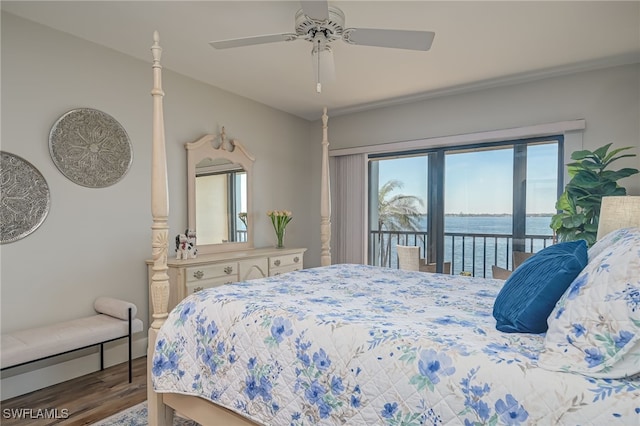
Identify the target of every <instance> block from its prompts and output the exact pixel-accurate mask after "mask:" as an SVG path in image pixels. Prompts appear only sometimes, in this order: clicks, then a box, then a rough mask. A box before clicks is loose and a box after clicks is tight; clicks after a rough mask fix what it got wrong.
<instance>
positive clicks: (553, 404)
mask: <svg viewBox="0 0 640 426" xmlns="http://www.w3.org/2000/svg"><path fill="white" fill-rule="evenodd" d="M502 283H503V281H496V280H489V279H478V278H470V277H460V276H449V275H442V274H428V273H420V272H409V271H400V270H395V269H388V268H378V267H373V266H364V265H333V266H328V267H319V268H311V269H305V270H302V271H298V272H293V273H289V274H284V275H281V276H278V277H272V278H264V279H259V280H253V281H248V282H243V283H237V284H231V285H225V286H223V287H217V288H212V289H208V290H203V291H200V292H198V293H196V294H194V295H191V296H189V297H187V298H186V299H184V300H183V301H182V302H181V303H180V304H179V305H178V306H177V307H176V308H175V309H174V310H173V312H171V314H170V315H169V318H168V319H167V321H166V323H165V324H164V326H163V327H162V329H161V330H160V333H159V336H158V339H157V341H156V348H155V354H154V357H153V371H152V380H153V386H154V388H155V389H156V391H158V392H173V393H182V394H189V395H197V396H200V397H203V398H206V399H208V400H211V401H213V402H215V403H217V404H219V405H222V406H224V407H226V408H229V409H231V410H233V411H235V412H237V413H240V414H241V415H243V416H245V417H247V418H249V419H251V420H253V421H255V422H257V423H259V424H265V425H312V424H323V425H342V424H345V425H440V424H442V425H457V424H464V425H481V424H482V425H485V424H486V425H497V424H500V425H502V424H505V425H519V424H522V425H524V424H536V425H604V424H606V425H613V424H624V425H639V424H640V378H635V379H633V380H632V379H629V380H608V379H593V378H588V377H584V376H581V375H578V374H572V373H559V372H552V371H548V370H544V369H542V368H540V367H538V366H537V359H538V353H539V352H540V350H541V349H542V347H543V335H527V334H506V333H502V332H500V331H497V330H496V329H495V320H494V318H493V316H492V314H491V312H492V308H493V301H494V299H495V297H496V295H497V294H498V291H499V289H500V286H501V285H502Z"/></svg>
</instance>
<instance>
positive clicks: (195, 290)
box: [193, 287, 204, 293]
mask: <svg viewBox="0 0 640 426" xmlns="http://www.w3.org/2000/svg"><path fill="white" fill-rule="evenodd" d="M201 290H204V289H203V288H202V287H196V288H194V289H193V292H194V293H197V292H199V291H201Z"/></svg>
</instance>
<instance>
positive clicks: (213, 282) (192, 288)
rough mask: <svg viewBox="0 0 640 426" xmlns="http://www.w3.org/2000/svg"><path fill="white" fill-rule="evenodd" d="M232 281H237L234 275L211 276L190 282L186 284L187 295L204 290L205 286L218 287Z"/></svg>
mask: <svg viewBox="0 0 640 426" xmlns="http://www.w3.org/2000/svg"><path fill="white" fill-rule="evenodd" d="M234 281H237V280H236V279H235V276H230V277H221V278H211V279H208V280H203V281H200V282H190V283H188V284H187V296H188V295H190V294H193V293H197V292H199V291H200V290H204V289H205V288H212V287H219V286H221V285H225V284H231V283H232V282H234Z"/></svg>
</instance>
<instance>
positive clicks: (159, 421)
mask: <svg viewBox="0 0 640 426" xmlns="http://www.w3.org/2000/svg"><path fill="white" fill-rule="evenodd" d="M151 52H152V56H153V65H152V68H153V89H152V91H151V96H152V98H153V129H152V154H151V160H152V163H151V214H152V217H153V224H152V226H151V229H152V256H153V267H152V271H153V274H152V277H151V285H150V289H149V291H150V293H151V302H152V309H153V313H152V314H153V315H152V317H153V322H152V323H151V325H150V328H149V339H148V341H149V346H148V349H147V405H148V421H149V425H152V426H156V425H157V426H172V424H173V416H174V409H175V410H176V411H178V412H179V413H181V414H184V415H185V416H187V417H189V418H191V419H193V420H195V421H197V422H199V423H201V424H204V425H209V424H212V425H225V426H255V425H256V423H254V422H252V421H251V420H249V419H247V418H245V417H243V416H240V415H238V414H236V413H234V412H232V411H230V410H228V409H226V408H224V407H220V406H217V405H215V404H213V403H211V402H209V401H206V400H204V399H202V398H198V397H194V396H187V395H181V394H161V393H156V392H155V391H154V388H153V383H152V379H151V377H152V369H153V354H154V349H155V343H156V338H157V336H158V331H159V330H160V328H161V327H162V325H163V324H164V322H165V320H166V319H167V316H168V312H167V310H168V305H169V276H168V274H167V270H168V267H167V256H168V251H169V235H168V234H169V225H168V217H169V195H168V184H167V159H166V147H165V133H164V115H163V106H162V102H163V97H164V91H163V90H162V66H161V65H160V57H161V54H162V48H161V47H160V37H159V34H158V32H157V31H155V32H154V33H153V46H152V47H151ZM327 122H328V116H327V109H326V108H324V111H323V115H322V171H321V175H322V176H321V200H320V202H321V207H320V209H321V210H320V214H321V229H320V232H321V236H320V239H321V243H322V247H321V259H320V263H321V265H322V266H327V265H330V264H331V249H330V240H331V217H330V216H331V201H330V187H329V185H330V182H329V141H328V137H327V129H328V127H327Z"/></svg>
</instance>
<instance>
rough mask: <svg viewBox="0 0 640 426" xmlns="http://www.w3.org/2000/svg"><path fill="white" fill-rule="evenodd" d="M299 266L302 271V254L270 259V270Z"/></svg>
mask: <svg viewBox="0 0 640 426" xmlns="http://www.w3.org/2000/svg"><path fill="white" fill-rule="evenodd" d="M290 266H299V267H300V268H299V269H302V253H293V254H285V255H283V256H273V257H270V258H269V269H274V268H284V267H290Z"/></svg>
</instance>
